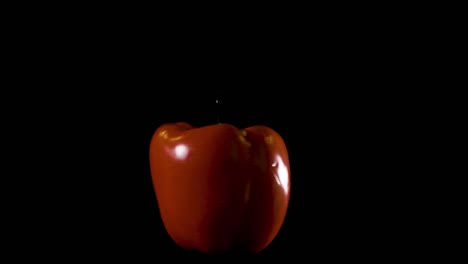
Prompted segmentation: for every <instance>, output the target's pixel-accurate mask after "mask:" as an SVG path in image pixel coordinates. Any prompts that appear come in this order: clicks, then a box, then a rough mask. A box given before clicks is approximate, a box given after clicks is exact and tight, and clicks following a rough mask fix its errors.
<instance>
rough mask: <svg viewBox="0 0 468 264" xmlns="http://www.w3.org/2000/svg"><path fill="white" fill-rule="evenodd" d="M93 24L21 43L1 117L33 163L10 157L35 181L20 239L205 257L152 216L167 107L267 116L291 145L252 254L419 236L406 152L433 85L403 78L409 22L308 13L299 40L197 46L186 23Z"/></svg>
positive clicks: (61, 247) (366, 249) (375, 246)
mask: <svg viewBox="0 0 468 264" xmlns="http://www.w3.org/2000/svg"><path fill="white" fill-rule="evenodd" d="M100 25H103V27H97V26H96V27H90V30H88V31H87V30H84V31H80V30H79V29H80V27H77V26H73V25H72V26H67V27H66V28H65V29H62V30H55V31H52V32H51V34H48V33H47V31H44V30H41V31H39V30H34V29H32V30H31V32H35V33H37V32H39V33H37V34H32V33H31V34H30V35H27V36H28V37H29V38H30V39H29V41H34V43H36V44H35V45H34V46H33V47H30V46H29V45H28V44H27V43H30V42H28V41H24V42H22V44H23V45H24V46H21V45H20V46H19V47H20V49H21V50H22V51H21V54H22V55H23V56H24V58H23V57H21V58H18V59H17V60H16V64H18V65H19V66H17V67H20V68H24V71H21V72H22V73H23V74H20V76H18V78H16V80H17V82H16V83H15V85H16V86H15V87H17V88H18V89H16V91H19V92H18V97H17V98H19V100H18V101H19V102H20V104H16V105H14V106H13V107H11V108H9V109H8V111H10V112H9V113H16V115H20V118H18V117H13V116H12V115H9V116H10V118H11V120H12V121H13V125H12V126H9V127H8V129H12V130H13V131H14V132H15V133H16V135H17V136H19V137H20V138H19V140H17V141H15V143H18V147H17V148H16V152H15V153H18V157H21V160H23V161H24V160H27V161H28V165H30V166H26V167H28V168H31V170H32V172H31V173H26V172H25V171H23V169H26V168H25V166H24V165H23V166H21V165H20V167H19V168H21V170H17V171H18V173H19V174H20V175H21V176H24V175H31V176H33V177H31V179H30V180H28V181H27V183H22V185H21V186H23V187H22V188H24V190H25V191H26V192H28V193H30V194H34V195H33V198H32V199H27V200H26V202H25V206H24V207H18V208H27V209H25V210H22V211H23V213H26V215H27V216H26V217H24V218H22V219H23V220H24V221H25V224H24V225H23V229H24V230H27V231H25V233H26V237H28V238H29V237H31V234H34V235H33V236H32V238H33V239H32V240H28V239H23V240H22V237H20V238H19V239H20V242H19V243H20V244H23V243H25V241H27V242H26V243H30V244H31V245H32V246H33V248H34V247H35V245H41V246H44V248H45V249H44V250H40V251H41V254H43V253H44V252H45V253H46V254H48V255H52V256H56V257H59V256H60V258H62V257H63V258H65V259H75V258H79V257H84V258H86V259H91V258H93V259H97V258H99V259H101V258H102V259H104V260H105V259H107V260H109V259H112V260H114V259H116V260H119V259H122V258H126V257H129V258H131V259H134V260H135V259H146V260H149V261H158V260H159V256H172V257H175V258H178V257H193V258H194V259H195V258H196V257H203V256H202V255H199V254H197V253H194V252H185V251H183V250H181V249H180V248H179V247H177V246H176V245H175V244H174V243H173V242H172V240H171V239H170V238H169V236H168V234H167V233H166V231H165V229H164V227H163V225H162V223H161V219H160V216H159V211H158V207H157V202H156V199H155V194H154V191H153V189H152V184H151V178H150V172H149V162H148V151H149V142H150V139H151V136H152V135H153V133H154V131H155V130H156V129H157V128H158V127H159V126H160V125H161V124H163V123H167V122H179V121H184V122H188V123H190V124H192V125H194V126H203V125H208V124H214V123H216V122H217V118H218V116H219V117H220V119H221V122H225V123H231V124H233V125H235V126H237V127H239V128H242V127H247V126H251V125H256V124H262V125H267V126H270V127H271V128H273V129H274V130H276V131H277V132H278V133H279V134H280V135H282V137H283V138H284V140H285V143H286V145H287V147H288V150H289V156H290V165H291V177H292V180H291V184H292V187H291V188H292V189H291V200H290V207H289V209H288V214H287V216H286V219H285V223H284V225H283V227H282V229H281V230H280V232H279V234H278V235H277V237H276V238H275V240H274V241H273V242H272V243H271V244H270V245H269V246H268V248H266V249H265V250H264V251H262V252H261V253H260V254H258V255H257V256H252V257H279V256H286V257H291V256H297V257H302V256H304V257H307V258H310V259H322V258H325V259H332V260H337V259H362V258H373V257H374V256H378V258H382V257H387V256H389V257H394V256H399V255H400V254H402V253H407V252H410V251H412V250H414V247H415V246H416V245H417V242H416V241H417V240H419V239H421V232H420V229H421V226H422V224H421V223H419V222H418V220H417V219H418V218H415V217H414V216H415V215H416V214H417V213H418V210H421V208H423V207H424V205H423V204H425V202H423V201H422V200H421V198H420V197H416V195H415V193H416V192H415V190H417V187H415V186H417V182H418V179H417V178H416V176H415V175H418V173H417V170H418V168H417V166H408V165H414V164H415V162H416V160H417V159H418V154H417V153H418V152H420V151H421V150H423V151H424V148H427V147H428V145H421V144H420V142H421V141H422V140H423V136H422V135H421V134H419V131H418V130H417V129H415V128H417V127H418V126H419V124H421V123H422V122H424V121H426V119H427V118H428V113H427V112H426V111H425V110H423V109H422V108H420V107H419V103H420V102H421V101H424V97H425V96H426V95H427V94H428V91H425V92H424V93H422V92H419V91H415V90H413V89H408V87H414V86H417V84H418V80H421V79H420V78H417V75H418V74H420V73H419V72H418V71H417V70H415V66H414V65H415V61H417V60H418V57H417V54H416V55H415V53H413V52H412V51H413V50H421V49H419V47H417V46H411V45H410V44H404V45H403V44H402V43H403V41H401V40H402V39H407V38H406V37H402V38H389V37H388V35H386V34H381V35H379V34H377V33H375V32H382V30H383V29H382V28H380V27H379V28H378V30H376V29H373V28H369V29H368V30H367V31H364V32H363V33H362V34H361V33H359V32H358V31H356V30H354V28H347V27H346V23H343V24H341V25H340V26H337V27H332V28H336V29H337V30H340V31H335V30H328V29H327V30H325V29H323V31H320V27H318V28H317V30H315V31H314V34H313V36H314V38H313V41H309V42H307V41H306V40H307V39H309V38H308V37H307V36H305V35H304V34H299V33H300V32H291V31H288V30H286V31H284V33H285V36H286V37H284V38H283V40H282V41H280V42H278V41H275V38H273V37H272V38H270V39H268V40H264V41H262V40H261V39H263V37H260V38H258V39H257V37H256V36H257V35H256V34H252V35H251V36H250V37H249V39H250V40H252V39H255V41H251V42H250V41H245V42H243V41H234V40H235V38H232V39H230V38H226V39H223V41H221V40H220V42H219V43H218V42H217V43H213V42H210V43H211V45H208V46H206V45H203V42H202V43H199V42H197V41H195V40H196V39H195V40H194V38H191V37H190V36H189V35H188V34H186V35H184V36H187V38H186V39H185V40H184V41H175V40H174V41H173V40H172V38H165V39H162V38H151V37H150V36H149V35H148V34H145V31H144V30H141V31H136V30H134V28H130V29H125V28H124V27H117V26H116V27H104V26H105V24H100ZM330 27H331V26H330ZM330 27H329V28H330ZM57 32H61V34H60V38H56V34H57ZM69 32H72V34H67V33H69ZM337 32H339V33H337ZM369 32H371V33H372V32H374V33H375V34H374V33H372V34H370V33H369ZM386 32H388V31H386ZM369 34H370V35H369ZM368 36H372V38H369V37H368ZM309 37H310V36H309ZM231 40H232V41H231ZM189 42H190V43H191V44H190V45H188V44H184V43H189ZM197 43H199V45H197ZM227 43H229V44H230V45H227ZM272 43H274V44H272ZM404 43H409V42H407V41H406V42H404ZM414 45H417V44H414ZM409 53H411V56H406V55H407V54H409ZM207 54H210V56H209V58H208V56H207ZM26 62H27V63H26ZM16 64H15V65H16ZM15 67H16V66H15ZM12 68H13V66H12ZM25 72H27V73H28V74H24V73H25ZM27 87H29V88H27ZM219 94H220V95H219ZM218 95H219V97H218ZM4 98H7V97H4ZM216 99H219V100H220V104H219V106H217V105H216V104H215V100H216ZM5 101H8V100H5ZM23 105H24V107H23ZM421 147H422V148H423V149H421ZM408 167H409V168H408ZM38 172H40V173H38ZM19 179H20V180H24V179H23V177H19ZM30 219H34V221H31V220H30ZM425 235H426V236H427V233H426V234H425ZM49 253H50V254H49ZM221 257H227V258H230V257H232V256H221ZM247 257H249V256H247Z"/></svg>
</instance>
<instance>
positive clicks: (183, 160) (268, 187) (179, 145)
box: [149, 122, 291, 253]
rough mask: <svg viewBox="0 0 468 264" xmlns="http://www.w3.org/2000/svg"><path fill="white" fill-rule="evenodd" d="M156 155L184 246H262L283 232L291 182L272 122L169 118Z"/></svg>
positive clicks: (168, 218) (161, 201) (176, 234)
mask: <svg viewBox="0 0 468 264" xmlns="http://www.w3.org/2000/svg"><path fill="white" fill-rule="evenodd" d="M149 156H150V170H151V176H152V180H153V186H154V190H155V193H156V198H157V202H158V205H159V210H160V214H161V218H162V220H163V224H164V226H165V228H166V230H167V232H168V233H169V235H170V236H171V238H172V239H173V240H174V241H175V242H176V243H177V244H178V245H179V246H181V247H182V248H185V249H188V250H198V251H200V252H203V253H227V252H230V251H232V250H241V251H245V252H250V253H256V252H259V251H261V250H262V249H264V248H265V247H266V246H267V245H268V244H270V243H271V241H272V240H273V239H274V237H275V236H276V234H277V233H278V231H279V229H280V227H281V225H282V223H283V221H284V218H285V215H286V211H287V207H288V203H289V197H290V182H291V181H290V167H289V159H288V152H287V149H286V146H285V143H284V141H283V139H282V138H281V136H280V135H279V134H278V133H276V132H275V131H274V130H272V129H271V128H268V127H265V126H253V127H249V128H245V129H238V128H236V127H234V126H232V125H229V124H215V125H209V126H204V127H199V128H194V127H192V126H191V125H189V124H187V123H183V122H181V123H175V124H164V125H162V126H160V127H159V128H158V129H157V130H156V132H155V133H154V135H153V137H152V139H151V144H150V155H149Z"/></svg>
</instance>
